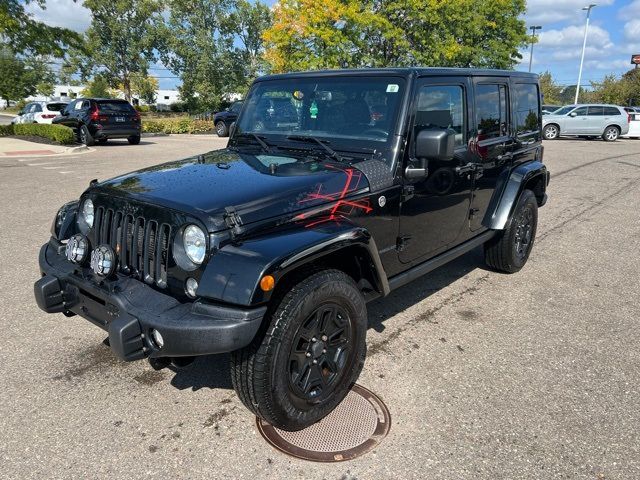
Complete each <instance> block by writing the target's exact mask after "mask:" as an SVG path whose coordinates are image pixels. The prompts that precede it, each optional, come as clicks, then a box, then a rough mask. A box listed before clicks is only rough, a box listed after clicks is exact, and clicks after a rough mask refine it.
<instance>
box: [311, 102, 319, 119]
mask: <svg viewBox="0 0 640 480" xmlns="http://www.w3.org/2000/svg"><path fill="white" fill-rule="evenodd" d="M309 114H310V115H311V118H318V104H317V103H316V101H315V100H314V101H313V103H312V104H311V107H309Z"/></svg>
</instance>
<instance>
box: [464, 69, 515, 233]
mask: <svg viewBox="0 0 640 480" xmlns="http://www.w3.org/2000/svg"><path fill="white" fill-rule="evenodd" d="M510 104H511V102H510V91H509V79H508V78H503V77H478V78H476V80H475V124H476V138H475V142H474V143H475V148H474V150H475V160H474V163H475V164H477V165H478V169H477V171H476V172H475V174H474V175H473V177H474V184H473V194H472V199H471V210H470V212H469V228H470V229H471V231H476V230H479V229H481V228H483V226H482V219H483V218H484V215H485V213H486V212H487V208H488V207H489V202H490V201H491V197H492V196H493V192H494V190H495V189H496V185H497V183H498V177H499V175H500V173H501V172H502V171H503V169H504V167H505V165H507V164H510V163H511V157H512V155H513V151H514V148H515V139H514V132H513V126H512V124H511V123H512V122H511V108H510Z"/></svg>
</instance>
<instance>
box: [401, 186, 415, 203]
mask: <svg viewBox="0 0 640 480" xmlns="http://www.w3.org/2000/svg"><path fill="white" fill-rule="evenodd" d="M415 191H416V187H414V186H413V185H404V186H403V187H402V199H401V201H403V202H406V201H407V200H411V199H412V198H413V195H414V193H415Z"/></svg>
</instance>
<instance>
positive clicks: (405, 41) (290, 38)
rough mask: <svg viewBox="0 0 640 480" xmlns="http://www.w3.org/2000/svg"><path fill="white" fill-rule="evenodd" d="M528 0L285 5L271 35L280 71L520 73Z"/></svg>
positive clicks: (285, 1)
mask: <svg viewBox="0 0 640 480" xmlns="http://www.w3.org/2000/svg"><path fill="white" fill-rule="evenodd" d="M525 9H526V5H525V1H524V0H493V1H492V2H486V1H484V0H449V1H446V2H444V1H442V0H390V1H384V2H383V1H379V0H325V1H324V2H317V1H315V0H281V1H280V2H278V3H277V4H276V6H275V7H274V20H273V25H272V27H271V28H269V29H267V31H266V32H265V35H264V38H265V41H266V45H267V52H266V58H267V60H268V61H269V63H270V65H271V68H272V70H273V71H275V72H284V71H289V70H306V69H315V68H336V67H340V66H342V65H343V64H345V63H346V64H347V65H349V66H351V67H364V66H376V67H387V66H417V65H422V66H450V67H488V68H512V67H514V66H515V65H516V63H517V62H518V60H519V59H520V58H521V55H520V53H519V52H518V50H519V47H521V46H522V45H524V44H526V42H527V41H528V37H527V33H526V26H525V23H524V21H523V20H521V15H522V14H523V13H524V12H525Z"/></svg>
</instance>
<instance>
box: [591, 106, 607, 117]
mask: <svg viewBox="0 0 640 480" xmlns="http://www.w3.org/2000/svg"><path fill="white" fill-rule="evenodd" d="M587 112H588V113H587V115H588V116H589V117H601V116H603V115H604V107H597V106H591V107H589V109H588V111H587Z"/></svg>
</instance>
